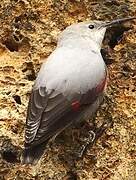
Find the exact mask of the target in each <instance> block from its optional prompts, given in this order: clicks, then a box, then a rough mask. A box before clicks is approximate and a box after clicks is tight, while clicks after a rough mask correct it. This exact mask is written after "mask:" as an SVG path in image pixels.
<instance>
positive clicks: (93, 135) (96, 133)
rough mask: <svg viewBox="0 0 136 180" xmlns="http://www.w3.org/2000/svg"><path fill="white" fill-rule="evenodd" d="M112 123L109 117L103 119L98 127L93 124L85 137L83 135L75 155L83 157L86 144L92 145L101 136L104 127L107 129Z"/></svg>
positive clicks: (104, 129)
mask: <svg viewBox="0 0 136 180" xmlns="http://www.w3.org/2000/svg"><path fill="white" fill-rule="evenodd" d="M112 124H113V122H112V121H111V119H108V121H104V122H103V123H102V125H101V126H100V127H96V126H94V128H93V129H92V130H89V131H88V135H87V137H84V138H83V139H82V145H81V146H80V148H78V150H77V151H76V157H77V158H81V157H83V155H84V154H85V152H86V150H87V148H88V146H89V147H92V146H93V144H94V143H95V142H96V141H97V140H98V138H99V137H101V136H102V134H103V133H104V132H105V131H106V129H108V128H109V127H110V126H111V125H112Z"/></svg>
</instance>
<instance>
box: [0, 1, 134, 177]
mask: <svg viewBox="0 0 136 180" xmlns="http://www.w3.org/2000/svg"><path fill="white" fill-rule="evenodd" d="M134 15H136V1H135V0H127V1H126V0H119V1H116V0H105V1H104V0H96V1H93V0H82V1H80V0H64V1H62V0H40V1H39V0H1V1H0V157H1V158H0V179H5V180H11V179H12V180H13V179H17V180H21V179H40V180H44V179H46V180H48V179H51V180H61V179H64V180H76V179H80V180H103V179H104V180H108V179H109V180H121V179H124V180H135V179H136V159H135V157H136V23H133V29H132V30H129V31H128V32H126V33H125V34H124V37H123V39H122V40H121V42H120V43H119V45H116V46H115V48H114V50H113V52H112V54H111V57H110V61H109V62H110V63H108V69H109V82H108V88H107V93H106V96H107V97H108V98H105V102H104V103H103V104H102V106H101V108H100V110H99V111H98V112H97V115H96V122H97V123H98V124H100V123H101V122H103V121H104V120H105V119H107V120H109V119H112V120H113V125H112V126H111V127H110V128H108V130H107V131H106V132H105V133H104V134H103V135H102V136H101V137H100V138H99V140H98V141H97V143H96V144H95V145H94V146H93V147H88V149H87V152H86V153H85V155H84V156H83V157H82V158H80V159H76V158H75V156H74V155H73V154H74V153H73V152H74V149H75V148H76V147H78V146H79V145H80V144H79V139H82V136H83V135H82V133H81V132H80V135H79V139H76V138H72V137H73V134H72V132H71V131H70V130H68V131H67V132H64V133H63V134H61V135H60V136H61V137H58V138H57V139H56V141H55V142H54V143H53V144H52V145H51V146H50V147H49V148H48V151H47V152H46V154H45V156H44V157H43V158H42V160H41V161H40V163H39V164H38V165H37V166H34V167H31V166H25V165H21V163H20V154H21V151H22V148H23V142H24V128H25V117H26V109H27V103H28V99H29V95H30V91H31V87H32V85H33V82H34V80H35V77H36V75H37V72H38V70H39V68H40V65H41V63H42V62H43V59H45V58H46V57H47V56H48V55H49V54H50V53H51V52H52V51H53V49H54V48H55V46H56V41H57V35H58V34H59V32H61V31H62V30H63V29H64V28H65V27H67V26H68V25H70V24H72V23H74V22H80V21H84V20H87V19H98V20H111V19H115V18H120V17H128V16H134Z"/></svg>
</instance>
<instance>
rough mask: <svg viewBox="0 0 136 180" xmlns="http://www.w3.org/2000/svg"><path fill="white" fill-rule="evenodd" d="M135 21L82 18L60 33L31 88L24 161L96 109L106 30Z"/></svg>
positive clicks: (35, 156)
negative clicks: (89, 19) (79, 21)
mask: <svg viewBox="0 0 136 180" xmlns="http://www.w3.org/2000/svg"><path fill="white" fill-rule="evenodd" d="M131 19H135V18H134V17H133V18H132V17H130V18H124V19H118V20H114V21H112V22H104V21H90V22H81V23H77V24H73V25H71V26H69V27H67V28H66V29H65V30H64V31H63V32H62V33H61V34H60V36H59V38H58V43H57V47H56V49H55V50H54V51H53V52H52V54H51V55H50V56H49V57H48V59H47V60H46V61H45V62H44V63H43V64H42V67H41V69H40V71H39V74H38V76H37V79H36V81H35V84H34V86H33V89H32V93H31V96H30V100H29V105H28V111H27V120H26V132H25V149H24V153H23V163H26V164H36V163H37V162H38V160H39V159H40V157H41V156H42V155H43V153H44V150H45V148H46V145H47V143H48V141H49V140H50V139H52V138H53V137H54V136H56V135H58V134H59V133H60V132H62V131H63V130H64V129H65V128H66V127H68V126H70V125H71V124H73V123H76V122H79V121H80V120H82V119H87V118H90V116H91V115H92V113H94V112H95V111H96V110H97V109H98V107H99V105H100V103H101V102H102V99H103V93H104V89H105V86H106V80H107V68H106V65H105V63H104V60H103V58H102V55H101V52H100V50H101V44H102V41H103V38H104V36H105V32H106V29H107V28H109V27H110V28H111V27H113V26H115V25H119V24H121V23H124V22H126V21H129V20H131Z"/></svg>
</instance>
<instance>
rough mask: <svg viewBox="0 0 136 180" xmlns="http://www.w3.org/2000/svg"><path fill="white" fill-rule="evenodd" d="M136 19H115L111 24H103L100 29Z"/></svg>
mask: <svg viewBox="0 0 136 180" xmlns="http://www.w3.org/2000/svg"><path fill="white" fill-rule="evenodd" d="M133 19H136V17H128V18H122V19H117V20H113V21H111V22H105V23H104V24H103V25H102V27H112V26H114V25H120V24H122V23H125V22H127V21H130V20H133Z"/></svg>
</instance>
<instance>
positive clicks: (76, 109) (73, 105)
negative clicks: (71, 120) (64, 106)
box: [71, 101, 80, 111]
mask: <svg viewBox="0 0 136 180" xmlns="http://www.w3.org/2000/svg"><path fill="white" fill-rule="evenodd" d="M71 105H72V109H73V110H74V111H78V110H79V108H80V102H79V101H74V102H73V103H72V104H71Z"/></svg>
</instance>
